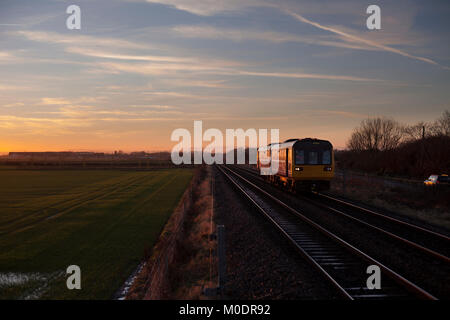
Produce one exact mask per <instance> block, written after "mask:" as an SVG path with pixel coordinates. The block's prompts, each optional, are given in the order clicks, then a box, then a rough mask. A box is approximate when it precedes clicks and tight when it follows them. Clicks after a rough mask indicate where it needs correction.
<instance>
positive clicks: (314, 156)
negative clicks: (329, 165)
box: [308, 151, 318, 164]
mask: <svg viewBox="0 0 450 320" xmlns="http://www.w3.org/2000/svg"><path fill="white" fill-rule="evenodd" d="M317 163H318V153H317V152H316V151H310V152H309V154H308V164H317Z"/></svg>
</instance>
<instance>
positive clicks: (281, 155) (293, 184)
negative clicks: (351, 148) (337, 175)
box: [257, 138, 335, 191]
mask: <svg viewBox="0 0 450 320" xmlns="http://www.w3.org/2000/svg"><path fill="white" fill-rule="evenodd" d="M275 152H278V159H276V157H274V154H275ZM274 162H278V170H276V171H275V172H272V173H271V174H270V175H264V176H263V177H264V178H265V179H266V180H269V182H270V183H273V184H275V185H278V186H280V187H283V188H285V189H288V190H290V191H311V190H314V191H324V190H328V189H330V184H331V180H332V179H333V177H334V169H335V162H334V151H333V145H332V144H331V143H330V142H329V141H327V140H320V139H315V138H305V139H288V140H286V141H284V142H282V143H272V144H269V145H267V146H264V147H260V148H258V152H257V167H258V169H260V170H261V169H262V168H267V167H269V166H271V164H274Z"/></svg>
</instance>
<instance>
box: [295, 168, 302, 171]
mask: <svg viewBox="0 0 450 320" xmlns="http://www.w3.org/2000/svg"><path fill="white" fill-rule="evenodd" d="M295 171H303V168H302V167H295Z"/></svg>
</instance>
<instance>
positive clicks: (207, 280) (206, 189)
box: [168, 167, 216, 299]
mask: <svg viewBox="0 0 450 320" xmlns="http://www.w3.org/2000/svg"><path fill="white" fill-rule="evenodd" d="M210 171H211V168H210V167H206V168H205V169H204V171H203V177H202V178H201V183H200V184H199V185H198V186H197V187H196V188H195V189H194V194H193V206H192V208H191V210H189V211H188V214H187V216H186V220H185V235H186V237H185V238H184V239H183V240H181V241H179V242H178V250H177V255H176V263H174V264H172V265H171V268H170V283H171V289H172V290H171V294H170V295H169V296H168V298H170V299H204V298H205V297H204V296H203V295H202V292H203V289H204V288H207V287H213V286H214V285H215V283H213V281H214V280H215V275H213V273H214V274H215V268H213V266H215V259H212V250H213V249H214V248H215V247H216V243H215V241H211V240H210V234H211V233H212V231H213V230H215V226H214V222H213V221H212V219H211V217H212V214H213V212H212V195H211V172H210ZM212 269H214V270H212Z"/></svg>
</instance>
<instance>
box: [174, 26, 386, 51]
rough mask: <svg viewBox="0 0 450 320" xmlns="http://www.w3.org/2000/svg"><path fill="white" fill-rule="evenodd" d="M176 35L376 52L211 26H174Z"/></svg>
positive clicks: (328, 40)
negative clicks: (291, 43)
mask: <svg viewBox="0 0 450 320" xmlns="http://www.w3.org/2000/svg"><path fill="white" fill-rule="evenodd" d="M172 31H173V32H175V33H176V34H179V35H182V36H183V37H187V38H203V39H217V40H219V39H227V40H231V41H236V42H244V41H248V40H255V41H267V42H273V43H284V42H299V43H306V44H312V45H320V46H328V47H338V48H350V49H359V50H378V49H377V48H374V47H373V46H368V45H364V44H356V43H348V42H346V41H342V40H341V39H339V38H338V37H330V36H299V35H296V34H291V33H282V32H274V31H257V30H245V29H226V28H220V29H219V28H215V27H211V26H176V27H173V28H172Z"/></svg>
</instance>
